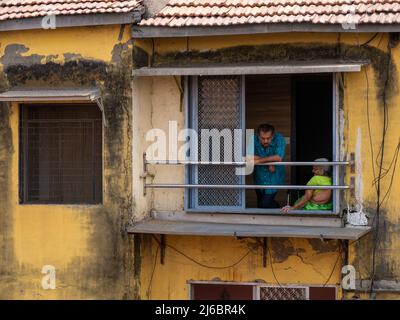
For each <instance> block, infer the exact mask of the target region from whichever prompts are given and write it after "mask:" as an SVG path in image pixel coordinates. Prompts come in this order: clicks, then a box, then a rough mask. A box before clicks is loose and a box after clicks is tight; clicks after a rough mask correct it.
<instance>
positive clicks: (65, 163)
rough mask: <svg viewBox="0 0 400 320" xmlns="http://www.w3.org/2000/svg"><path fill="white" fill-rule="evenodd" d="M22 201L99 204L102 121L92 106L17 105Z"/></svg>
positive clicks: (100, 197) (96, 109)
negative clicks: (19, 120) (19, 112)
mask: <svg viewBox="0 0 400 320" xmlns="http://www.w3.org/2000/svg"><path fill="white" fill-rule="evenodd" d="M20 128H21V135H20V137H21V140H20V141H21V161H20V163H21V167H20V172H21V174H20V176H21V190H20V191H21V192H20V193H21V196H20V198H21V202H24V203H59V204H63V203H65V204H77V203H89V204H91V203H100V202H101V201H102V117H101V112H100V110H99V109H98V107H97V106H96V105H40V106H38V105H29V106H22V107H21V126H20Z"/></svg>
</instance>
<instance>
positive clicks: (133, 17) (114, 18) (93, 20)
mask: <svg viewBox="0 0 400 320" xmlns="http://www.w3.org/2000/svg"><path fill="white" fill-rule="evenodd" d="M143 13H144V11H143V9H140V10H138V11H132V12H127V13H93V14H80V15H56V16H55V17H56V20H55V21H56V29H58V28H69V27H85V26H98V25H112V24H135V23H138V22H139V21H140V20H141V18H142V14H143ZM45 17H46V16H44V17H35V18H25V19H14V20H4V21H0V32H1V31H20V30H33V29H43V30H47V28H44V27H43V26H42V21H43V18H45Z"/></svg>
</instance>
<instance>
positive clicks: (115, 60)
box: [0, 26, 137, 299]
mask: <svg viewBox="0 0 400 320" xmlns="http://www.w3.org/2000/svg"><path fill="white" fill-rule="evenodd" d="M119 34H120V26H107V27H104V26H103V27H90V28H66V29H56V30H32V31H18V32H7V33H4V32H2V33H0V63H1V64H0V88H2V89H3V90H4V89H5V88H7V87H10V86H14V85H18V86H37V87H40V86H47V87H49V86H53V85H55V86H58V85H59V86H63V85H64V83H71V82H73V83H72V84H73V85H75V86H80V85H81V86H85V85H86V86H87V85H98V86H99V87H100V88H101V89H102V91H103V92H105V93H106V97H105V98H104V104H105V108H106V119H107V123H108V126H107V127H106V128H104V130H103V136H104V149H103V153H104V154H103V161H104V172H103V189H104V193H103V199H104V200H103V204H102V205H88V206H84V205H69V206H68V205H20V204H19V201H18V154H19V133H18V128H19V118H18V117H19V115H18V112H19V108H18V104H17V103H13V104H11V105H7V104H5V103H4V104H3V105H2V106H1V109H2V112H1V116H2V125H1V128H0V129H1V130H0V163H1V171H2V172H1V174H0V181H1V185H2V187H1V188H2V189H1V192H0V199H1V200H0V202H1V205H0V229H1V230H0V233H1V234H2V237H0V249H1V252H0V274H1V277H0V278H1V279H0V298H5V299H104V298H109V299H123V298H134V297H135V295H136V293H135V292H136V291H137V290H136V286H137V283H135V282H134V280H133V276H134V269H133V267H134V263H136V262H137V261H134V258H133V256H134V250H135V244H134V242H133V241H132V238H131V237H129V236H128V235H126V233H125V231H124V226H125V225H126V223H127V222H128V220H129V218H130V217H131V213H132V210H133V203H132V185H131V162H132V158H131V156H132V154H131V152H132V151H131V130H130V128H131V126H130V117H131V113H130V109H131V104H132V103H131V100H130V96H131V92H130V88H131V84H130V75H129V72H130V70H129V69H130V60H129V57H128V58H126V57H125V56H124V54H126V55H128V56H129V50H130V49H129V48H130V47H131V45H130V42H129V40H130V28H125V32H124V34H123V37H122V39H120V40H119V39H118V37H119ZM49 62H52V63H54V64H52V63H49ZM123 63H125V65H123ZM15 65H19V66H22V67H21V68H26V71H23V74H22V76H21V74H18V72H15V71H14V69H12V68H13V67H14V66H15ZM71 66H72V68H71ZM10 68H11V69H10ZM85 68H86V69H85ZM91 68H92V69H93V71H92V73H93V74H88V73H90V72H86V71H85V70H87V69H89V70H92V69H91ZM60 70H61V71H60ZM99 70H100V71H99ZM3 72H4V73H3ZM35 72H36V73H35ZM42 72H48V74H47V73H42ZM57 72H58V73H57ZM24 74H25V75H26V79H24V77H23V75H24ZM44 265H53V266H54V267H55V268H56V289H55V290H44V289H43V288H42V286H41V281H42V277H43V276H44V275H43V274H42V273H41V271H42V267H43V266H44Z"/></svg>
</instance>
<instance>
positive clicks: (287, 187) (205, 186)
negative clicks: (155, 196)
mask: <svg viewBox="0 0 400 320" xmlns="http://www.w3.org/2000/svg"><path fill="white" fill-rule="evenodd" d="M145 187H146V188H162V189H178V188H194V189H195V188H198V189H281V190H345V189H350V187H349V186H305V185H268V186H267V185H235V184H231V185H229V184H224V185H221V184H218V185H212V184H146V186H145Z"/></svg>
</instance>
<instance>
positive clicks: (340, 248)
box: [323, 245, 342, 287]
mask: <svg viewBox="0 0 400 320" xmlns="http://www.w3.org/2000/svg"><path fill="white" fill-rule="evenodd" d="M341 257H342V246H341V245H340V246H339V252H338V256H337V258H336V261H335V264H334V265H333V268H332V271H331V273H330V275H329V277H328V279H327V280H326V281H325V283H324V285H323V287H326V285H327V284H328V282H329V280H331V278H332V275H333V273H334V272H335V269H336V266H337V263H338V262H339V259H340V258H341Z"/></svg>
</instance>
